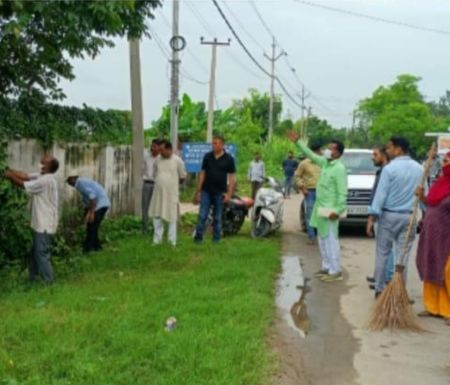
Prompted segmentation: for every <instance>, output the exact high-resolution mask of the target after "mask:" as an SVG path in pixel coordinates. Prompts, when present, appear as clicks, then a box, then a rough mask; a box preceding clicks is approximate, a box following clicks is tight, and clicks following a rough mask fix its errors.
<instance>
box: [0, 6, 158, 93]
mask: <svg viewBox="0 0 450 385" xmlns="http://www.w3.org/2000/svg"><path fill="white" fill-rule="evenodd" d="M159 5H160V1H159V0H121V1H115V0H103V1H96V0H84V1H75V0H40V1H26V0H0V90H1V93H0V96H3V97H5V96H6V97H18V96H20V95H22V94H24V93H26V94H30V93H32V91H38V92H41V93H43V94H44V95H46V96H49V97H51V98H52V99H61V98H63V96H64V94H63V92H62V90H61V88H59V87H58V81H59V80H60V79H61V78H64V79H69V80H70V79H73V78H74V75H73V68H72V65H71V63H70V59H73V58H84V57H85V56H89V57H95V56H96V55H97V54H98V53H99V52H100V50H101V49H102V48H103V47H112V46H114V43H113V41H112V40H111V38H113V37H117V36H128V37H130V38H139V37H140V36H141V35H143V34H147V26H146V20H147V18H153V13H152V12H153V9H154V8H155V7H157V6H159Z"/></svg>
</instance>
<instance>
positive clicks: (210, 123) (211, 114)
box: [200, 37, 231, 143]
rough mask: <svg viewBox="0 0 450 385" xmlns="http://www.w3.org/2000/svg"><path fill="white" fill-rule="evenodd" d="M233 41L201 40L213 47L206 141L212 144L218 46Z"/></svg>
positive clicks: (226, 44) (227, 44)
mask: <svg viewBox="0 0 450 385" xmlns="http://www.w3.org/2000/svg"><path fill="white" fill-rule="evenodd" d="M230 42H231V39H228V41H227V42H220V41H218V40H217V38H214V40H213V41H204V39H203V37H202V38H200V43H201V44H203V45H211V46H212V57H211V73H210V78H209V98H208V128H207V131H206V141H207V142H208V143H211V142H212V133H213V124H214V92H215V87H216V62H217V46H229V45H230Z"/></svg>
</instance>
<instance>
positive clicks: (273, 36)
mask: <svg viewBox="0 0 450 385" xmlns="http://www.w3.org/2000/svg"><path fill="white" fill-rule="evenodd" d="M248 2H249V3H250V5H251V7H252V8H253V10H254V11H255V14H256V16H257V17H258V19H259V21H260V22H261V24H262V25H263V27H264V29H265V30H266V31H267V33H268V34H269V35H270V37H271V38H274V39H275V41H276V38H275V34H274V33H273V32H272V30H271V29H270V28H269V26H268V25H267V23H266V22H265V21H264V18H263V17H262V15H261V13H260V12H259V10H258V7H257V6H256V4H255V2H254V1H253V0H249V1H248Z"/></svg>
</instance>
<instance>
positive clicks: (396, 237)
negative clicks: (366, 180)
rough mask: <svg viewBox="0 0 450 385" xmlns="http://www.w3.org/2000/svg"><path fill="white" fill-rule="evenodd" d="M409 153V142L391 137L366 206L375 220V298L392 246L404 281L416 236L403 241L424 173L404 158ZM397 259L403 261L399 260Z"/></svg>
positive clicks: (379, 288) (417, 165)
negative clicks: (376, 224) (385, 159)
mask: <svg viewBox="0 0 450 385" xmlns="http://www.w3.org/2000/svg"><path fill="white" fill-rule="evenodd" d="M409 151H410V147H409V142H408V141H407V140H406V139H405V138H402V137H399V136H393V137H392V138H391V139H390V140H389V142H388V143H387V146H386V153H387V155H388V157H389V159H390V163H389V164H388V165H387V166H385V167H384V168H383V172H382V173H381V176H380V181H379V183H378V186H377V189H376V193H375V196H374V197H373V201H372V204H371V205H370V206H369V215H371V216H372V217H373V218H374V219H375V220H377V221H378V234H377V238H376V266H375V297H378V295H379V294H380V293H381V292H382V291H383V289H384V286H385V271H386V265H387V261H388V257H389V253H390V252H391V250H392V247H394V255H395V258H396V259H397V260H396V263H397V264H398V263H400V264H402V265H404V266H405V270H404V280H405V282H406V270H407V269H406V267H407V266H408V259H409V253H410V251H411V248H412V244H413V241H414V237H415V233H416V232H415V229H414V231H412V232H411V234H410V237H409V239H405V238H406V231H407V228H408V224H409V218H410V216H411V214H412V210H413V205H414V200H415V192H416V189H417V187H418V186H419V185H420V183H421V179H422V174H423V168H422V166H421V165H420V164H419V163H417V162H416V161H415V160H413V159H411V157H410V156H409V155H407V154H408V153H409ZM405 251H406V253H405ZM402 257H403V258H402ZM399 258H402V259H401V260H398V259H399Z"/></svg>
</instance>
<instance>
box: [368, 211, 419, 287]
mask: <svg viewBox="0 0 450 385" xmlns="http://www.w3.org/2000/svg"><path fill="white" fill-rule="evenodd" d="M408 224H409V215H408V214H402V213H391V212H383V214H382V215H381V216H380V217H379V219H378V234H377V235H376V246H377V251H376V261H375V290H376V291H377V292H381V291H382V290H383V289H384V287H385V285H386V271H387V266H388V264H389V263H388V260H389V256H390V255H391V254H392V250H394V259H395V261H394V264H398V263H400V264H402V265H403V266H405V270H404V271H403V281H404V282H405V285H406V277H407V272H408V268H407V267H408V259H409V254H410V253H411V249H412V244H413V241H414V238H415V234H416V229H415V227H414V229H413V231H412V233H411V234H410V236H409V239H406V232H407V228H408ZM405 247H406V253H405V255H403V253H404V251H405ZM400 258H403V260H402V261H400V260H399V259H400Z"/></svg>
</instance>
